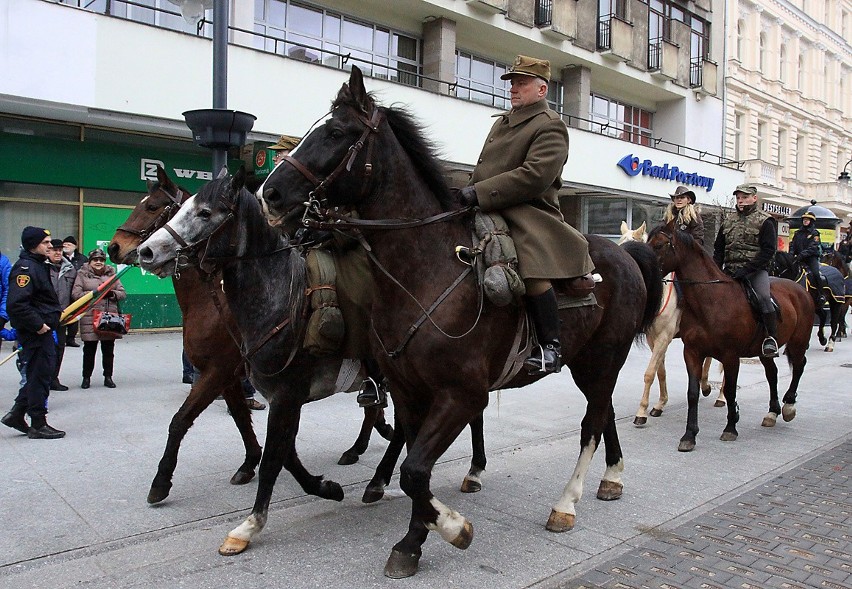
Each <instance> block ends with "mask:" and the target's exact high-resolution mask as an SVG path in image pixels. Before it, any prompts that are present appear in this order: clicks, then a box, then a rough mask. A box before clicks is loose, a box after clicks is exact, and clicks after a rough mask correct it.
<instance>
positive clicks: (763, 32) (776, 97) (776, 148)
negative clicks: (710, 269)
mask: <svg viewBox="0 0 852 589" xmlns="http://www.w3.org/2000/svg"><path fill="white" fill-rule="evenodd" d="M728 7H729V8H728V10H729V19H728V20H729V23H730V26H729V29H728V58H727V68H726V73H725V96H726V106H725V111H726V137H725V154H726V156H727V157H729V158H730V159H734V160H738V161H741V162H743V170H744V172H745V175H746V180H747V181H749V182H752V183H754V184H755V185H757V186H758V187H759V194H760V197H761V201H762V203H763V206H764V208H765V209H766V210H767V211H768V212H770V213H773V214H774V215H775V216H776V217H777V218H779V219H783V218H784V217H785V216H789V215H790V214H791V213H793V212H795V211H796V210H797V209H799V208H800V207H803V206H807V205H808V204H809V203H810V202H811V201H812V200H814V201H817V203H818V204H819V205H821V206H823V207H826V208H828V209H830V210H831V211H832V212H834V214H835V215H837V217H838V218H840V219H841V222H842V225H843V227H844V231H845V227H846V226H848V225H849V221H850V216H852V189H850V187H849V184H848V182H842V181H839V180H838V177H839V175H840V173H841V172H842V171H843V169H844V166H846V165H849V161H850V160H852V77H850V74H852V45H850V42H852V2H850V0H789V1H788V0H738V1H737V2H731V3H730V4H729V5H728ZM850 168H852V165H849V167H848V168H847V170H848V169H850ZM832 237H834V238H835V239H839V235H836V236H832Z"/></svg>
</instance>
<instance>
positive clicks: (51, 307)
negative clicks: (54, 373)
mask: <svg viewBox="0 0 852 589" xmlns="http://www.w3.org/2000/svg"><path fill="white" fill-rule="evenodd" d="M46 260H47V258H46V257H45V256H42V255H40V254H33V253H30V252H28V251H22V252H21V257H20V258H18V261H17V262H15V265H14V266H12V272H11V273H10V274H9V298H8V299H7V301H6V310H7V311H8V313H9V320H10V321H11V322H12V327H14V328H15V329H17V330H18V333H19V334H20V335H22V336H26V335H29V336H35V334H36V332H38V330H39V329H41V326H42V325H44V324H47V325H48V327H50V328H51V329H56V328H57V327H59V316H60V315H61V314H62V307H60V305H59V299H58V298H57V296H56V291H55V290H53V284H52V283H51V282H50V268H49V267H48V265H47V264H46V263H45V261H46Z"/></svg>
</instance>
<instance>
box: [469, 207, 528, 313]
mask: <svg viewBox="0 0 852 589" xmlns="http://www.w3.org/2000/svg"><path fill="white" fill-rule="evenodd" d="M474 227H475V233H476V239H478V240H479V246H478V248H477V249H479V250H480V251H481V252H482V256H483V261H484V266H485V272H484V275H483V277H482V286H483V288H484V289H485V294H486V295H487V296H488V299H489V300H490V301H491V302H492V303H494V304H495V305H497V306H498V307H504V306H506V305H508V304H509V303H511V302H512V301H515V300H517V299H518V298H520V297H522V296H523V295H524V294H525V293H526V287H525V286H524V281H523V280H522V279H521V277H520V276H519V275H518V252H517V251H516V250H515V242H514V241H512V238H511V236H510V235H509V226H508V225H507V224H506V220H505V219H503V217H502V216H501V215H500V214H499V213H483V212H482V211H479V212H477V213H476V219H475V220H474Z"/></svg>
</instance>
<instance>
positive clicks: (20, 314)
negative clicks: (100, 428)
mask: <svg viewBox="0 0 852 589" xmlns="http://www.w3.org/2000/svg"><path fill="white" fill-rule="evenodd" d="M21 246H22V251H21V254H20V257H19V258H18V261H17V262H15V265H14V266H12V271H11V272H10V274H9V296H8V299H7V301H6V310H7V312H8V313H9V320H10V321H11V323H12V327H14V328H15V329H16V330H17V332H18V343H19V344H20V345H21V348H22V349H21V352H20V362H21V364H22V365H23V366H25V367H26V368H25V376H26V382H25V383H24V384H23V386H22V387H21V389H20V390H19V391H18V396H17V397H16V398H15V402H14V404H13V405H12V409H11V410H10V411H9V413H7V414H6V415H4V416H3V418H2V419H0V422H2V423H3V425H5V426H8V427H11V428H13V429H16V430H18V431H19V432H21V433H24V434H27V437H29V438H31V439H56V438H61V437H63V436H64V435H65V432H63V431H61V430H58V429H55V428H53V427H51V426H50V425H48V423H47V397H48V395H49V394H50V381H51V379H52V378H53V371H54V368H55V366H56V343H55V342H54V339H53V335H52V333H51V331H52V330H55V329H57V328H58V327H59V316H60V314H61V313H62V308H61V307H60V306H59V299H58V298H57V296H56V291H55V290H54V289H53V284H51V282H50V269H49V268H48V266H47V264H46V263H45V262H46V261H47V252H48V250H49V248H50V231H48V230H47V229H42V228H41V227H25V228H24V230H23V232H22V233H21ZM25 415H29V416H30V424H29V425H27V422H26V419H25V418H24V416H25Z"/></svg>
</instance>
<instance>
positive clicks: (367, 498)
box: [361, 487, 385, 503]
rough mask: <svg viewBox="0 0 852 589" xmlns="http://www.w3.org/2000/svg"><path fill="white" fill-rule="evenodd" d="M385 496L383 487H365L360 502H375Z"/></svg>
mask: <svg viewBox="0 0 852 589" xmlns="http://www.w3.org/2000/svg"><path fill="white" fill-rule="evenodd" d="M384 496H385V488H384V487H367V488H366V489H364V495H363V496H362V497H361V503H375V502H376V501H378V500H379V499H381V498H382V497H384Z"/></svg>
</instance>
